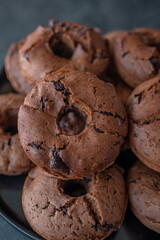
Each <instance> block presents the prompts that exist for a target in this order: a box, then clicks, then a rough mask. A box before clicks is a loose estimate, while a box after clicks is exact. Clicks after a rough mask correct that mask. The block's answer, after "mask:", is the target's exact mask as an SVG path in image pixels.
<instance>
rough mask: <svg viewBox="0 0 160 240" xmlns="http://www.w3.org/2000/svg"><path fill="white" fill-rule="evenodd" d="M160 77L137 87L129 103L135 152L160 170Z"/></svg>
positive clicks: (142, 159) (131, 136)
mask: <svg viewBox="0 0 160 240" xmlns="http://www.w3.org/2000/svg"><path fill="white" fill-rule="evenodd" d="M159 101H160V77H159V76H156V77H154V78H152V79H150V80H148V81H146V82H144V83H142V84H140V85H139V86H138V87H136V88H135V90H134V91H133V92H132V94H131V96H130V97H129V99H128V103H127V112H128V117H129V119H130V130H129V139H130V146H131V149H132V150H133V151H134V153H135V154H136V155H137V156H138V157H139V158H140V160H141V161H143V162H144V163H145V164H146V165H147V166H148V167H151V168H153V169H154V170H156V171H160V157H159V156H160V141H159V127H160V123H159V119H160V117H159V115H160V105H159Z"/></svg>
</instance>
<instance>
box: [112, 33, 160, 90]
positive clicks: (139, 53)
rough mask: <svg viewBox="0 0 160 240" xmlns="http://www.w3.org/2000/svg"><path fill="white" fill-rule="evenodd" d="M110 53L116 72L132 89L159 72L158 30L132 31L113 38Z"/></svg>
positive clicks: (159, 38)
mask: <svg viewBox="0 0 160 240" xmlns="http://www.w3.org/2000/svg"><path fill="white" fill-rule="evenodd" d="M113 41H114V43H112V51H113V56H114V61H115V65H116V67H117V71H118V73H119V74H120V76H121V77H122V79H123V80H124V81H125V82H126V83H127V84H128V85H129V86H131V87H132V88H135V87H136V86H137V85H139V84H140V83H142V82H144V81H146V80H148V79H150V78H152V77H154V76H156V75H158V74H159V72H160V30H154V29H149V28H140V29H134V30H132V31H130V32H122V33H120V34H117V37H115V36H114V39H113Z"/></svg>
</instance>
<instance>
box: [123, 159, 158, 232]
mask: <svg viewBox="0 0 160 240" xmlns="http://www.w3.org/2000/svg"><path fill="white" fill-rule="evenodd" d="M127 186H128V196H129V201H130V206H131V209H132V211H133V213H134V214H135V216H136V217H137V218H138V219H139V220H140V221H141V222H142V223H143V224H144V225H145V226H146V227H148V228H150V229H152V230H153V231H156V232H157V233H160V204H159V202H160V174H159V173H157V172H155V171H153V170H152V169H149V168H148V167H146V166H145V165H144V164H142V163H141V162H139V161H137V162H136V163H135V164H134V165H133V166H132V167H131V169H130V170H129V172H128V176H127Z"/></svg>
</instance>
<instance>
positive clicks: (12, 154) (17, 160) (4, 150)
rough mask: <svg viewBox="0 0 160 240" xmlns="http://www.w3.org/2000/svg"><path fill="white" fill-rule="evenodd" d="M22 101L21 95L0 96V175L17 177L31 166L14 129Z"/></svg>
mask: <svg viewBox="0 0 160 240" xmlns="http://www.w3.org/2000/svg"><path fill="white" fill-rule="evenodd" d="M23 101H24V96H23V95H21V94H14V93H9V94H2V95H0V174H5V175H19V174H22V173H24V172H27V171H28V170H30V169H31V167H32V166H33V164H32V163H31V161H30V160H29V158H28V157H27V156H26V154H25V153H24V150H23V148H22V145H21V143H20V140H19V136H18V133H17V129H16V127H17V117H18V110H19V107H20V105H21V104H23Z"/></svg>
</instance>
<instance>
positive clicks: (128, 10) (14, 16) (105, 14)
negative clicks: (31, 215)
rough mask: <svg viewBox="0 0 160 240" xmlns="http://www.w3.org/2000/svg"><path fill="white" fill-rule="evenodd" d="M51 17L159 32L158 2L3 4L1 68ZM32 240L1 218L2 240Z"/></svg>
mask: <svg viewBox="0 0 160 240" xmlns="http://www.w3.org/2000/svg"><path fill="white" fill-rule="evenodd" d="M50 16H54V17H55V18H58V19H62V20H66V21H74V22H79V23H82V24H86V25H91V26H96V27H99V28H101V29H102V32H103V33H105V32H107V31H111V30H115V29H131V28H135V27H143V26H145V27H152V28H160V1H159V0H154V1H150V0H132V1H131V0H99V1H98V0H88V1H87V0H78V1H77V0H63V1H62V0H0V67H2V66H3V63H4V58H5V55H6V52H7V49H8V47H9V45H10V44H11V43H12V42H15V41H19V40H20V39H21V38H23V37H24V36H26V34H28V33H29V32H31V31H33V30H34V28H36V26H37V25H39V24H46V23H47V19H48V18H49V17H50ZM27 239H30V238H28V237H26V236H24V235H23V234H21V233H20V232H18V231H17V230H15V229H14V228H13V227H11V226H10V225H9V224H8V223H6V222H5V221H4V220H3V219H2V218H0V240H27Z"/></svg>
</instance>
